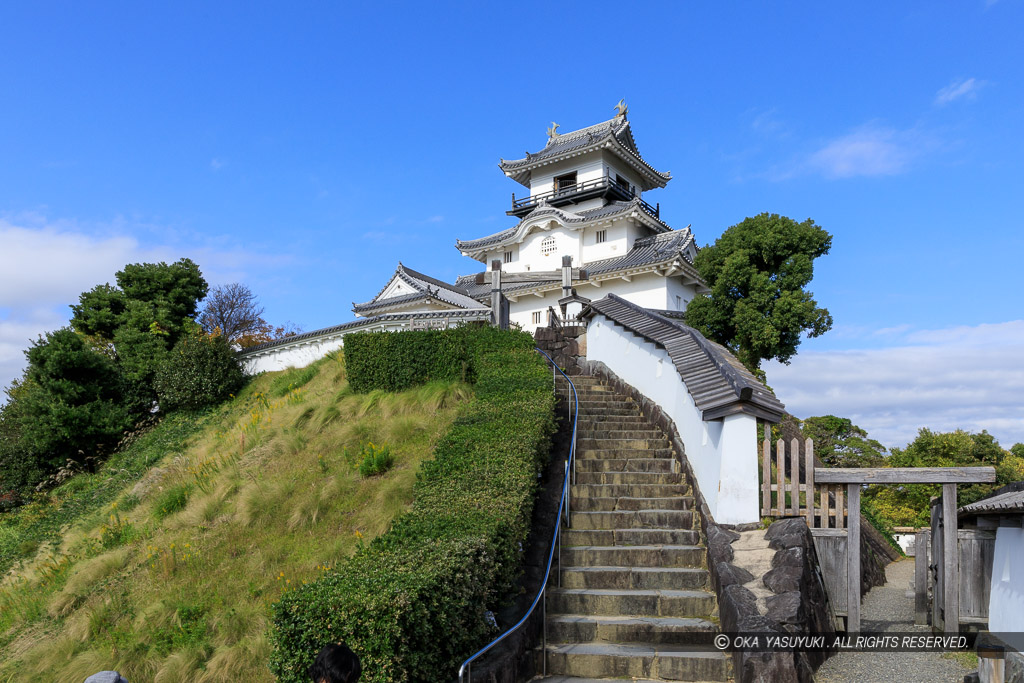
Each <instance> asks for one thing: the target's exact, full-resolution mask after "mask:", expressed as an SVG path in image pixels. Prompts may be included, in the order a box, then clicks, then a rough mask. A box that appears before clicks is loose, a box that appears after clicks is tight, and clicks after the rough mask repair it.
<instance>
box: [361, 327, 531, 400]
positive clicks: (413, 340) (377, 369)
mask: <svg viewBox="0 0 1024 683" xmlns="http://www.w3.org/2000/svg"><path fill="white" fill-rule="evenodd" d="M527 337H528V335H527ZM527 337H524V336H523V335H521V334H516V333H513V332H507V331H502V330H499V329H497V328H494V327H490V326H487V327H476V326H469V325H467V326H463V327H458V328H454V329H450V330H422V331H420V330H416V331H408V332H401V333H399V334H396V333H394V332H358V333H356V334H350V335H348V336H346V337H345V347H344V351H345V373H346V375H347V376H348V383H349V386H350V387H352V391H354V392H356V393H359V394H363V393H366V392H368V391H373V390H374V389H383V390H384V391H402V390H404V389H408V388H409V387H412V386H415V385H417V384H426V383H427V382H431V381H434V380H443V381H452V380H461V381H463V382H471V383H472V382H474V381H475V379H476V378H475V376H474V373H475V368H474V361H475V359H477V358H479V357H480V356H481V355H483V354H485V353H489V352H493V351H503V350H510V349H513V348H520V347H522V346H523V344H524V343H525V342H524V341H523V340H524V339H525V338H527ZM529 344H530V348H533V346H532V345H533V340H532V338H530V341H529Z"/></svg>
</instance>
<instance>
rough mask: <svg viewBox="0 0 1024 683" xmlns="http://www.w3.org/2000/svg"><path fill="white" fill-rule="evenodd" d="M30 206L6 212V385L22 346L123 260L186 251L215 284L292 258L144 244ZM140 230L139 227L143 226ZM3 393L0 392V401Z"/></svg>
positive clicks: (2, 311)
mask: <svg viewBox="0 0 1024 683" xmlns="http://www.w3.org/2000/svg"><path fill="white" fill-rule="evenodd" d="M115 223H116V228H115V230H116V232H110V231H109V230H108V229H105V228H104V229H95V228H89V227H84V226H82V225H80V224H78V223H75V222H73V221H47V220H46V219H45V218H43V217H40V216H35V215H31V214H25V215H21V216H19V217H17V218H9V219H4V218H0V389H2V388H4V387H6V386H8V385H9V384H10V382H11V380H12V379H15V378H16V377H18V376H20V374H21V371H22V369H23V368H24V364H25V357H24V354H23V351H24V349H25V348H27V347H28V342H29V341H30V340H32V339H35V338H37V337H38V336H39V335H40V334H42V333H44V332H47V331H51V330H54V329H57V328H59V327H62V326H63V325H66V324H67V321H68V318H69V317H70V309H69V308H68V307H69V306H70V305H71V304H73V303H76V302H77V301H78V295H79V294H80V293H82V292H84V291H86V290H88V289H91V288H93V287H95V286H96V285H99V284H103V283H105V282H109V283H111V284H113V283H114V281H115V278H114V275H115V273H116V272H117V271H119V270H121V269H122V268H123V267H124V266H125V264H128V263H140V262H149V263H153V262H159V261H166V262H171V261H176V260H178V259H179V258H181V257H183V256H187V257H189V258H191V259H192V260H194V261H195V262H196V263H198V264H199V265H200V267H201V268H202V271H203V276H204V277H205V278H206V280H207V282H209V283H211V284H217V283H224V282H233V281H245V279H246V276H247V274H248V273H251V272H252V270H253V269H260V270H263V271H265V270H266V269H273V268H275V267H279V266H282V265H285V264H287V263H290V262H291V257H290V256H289V255H287V254H263V253H260V252H254V251H251V250H249V249H244V248H240V247H235V246H232V245H230V244H219V243H218V239H217V238H216V237H212V238H210V245H209V246H207V245H202V244H200V245H192V246H189V247H179V246H169V245H157V246H145V245H143V244H141V243H140V242H139V240H138V239H137V238H135V237H133V236H131V235H128V234H125V233H126V231H128V230H131V226H128V225H125V224H124V223H123V221H120V220H118V221H116V222H115ZM137 231H138V230H137ZM3 400H4V398H3V397H2V396H0V402H3Z"/></svg>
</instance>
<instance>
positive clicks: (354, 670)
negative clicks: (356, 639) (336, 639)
mask: <svg viewBox="0 0 1024 683" xmlns="http://www.w3.org/2000/svg"><path fill="white" fill-rule="evenodd" d="M362 673H363V668H362V667H361V666H360V665H359V657H357V656H356V653H355V652H352V650H350V649H348V648H347V647H346V646H345V645H344V644H343V643H331V644H330V645H325V646H324V649H322V650H320V654H318V655H317V656H316V661H315V662H313V666H311V667H309V677H310V678H311V679H313V683H356V681H358V680H359V675H360V674H362Z"/></svg>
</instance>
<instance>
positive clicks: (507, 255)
mask: <svg viewBox="0 0 1024 683" xmlns="http://www.w3.org/2000/svg"><path fill="white" fill-rule="evenodd" d="M505 263H512V252H511V251H506V252H505Z"/></svg>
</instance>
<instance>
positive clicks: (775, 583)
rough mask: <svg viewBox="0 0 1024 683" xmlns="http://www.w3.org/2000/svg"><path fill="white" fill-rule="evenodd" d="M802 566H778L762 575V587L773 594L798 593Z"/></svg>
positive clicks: (801, 579)
mask: <svg viewBox="0 0 1024 683" xmlns="http://www.w3.org/2000/svg"><path fill="white" fill-rule="evenodd" d="M803 573H804V568H803V565H799V566H793V565H787V564H783V565H779V566H778V567H776V568H775V569H772V570H770V571H769V572H768V573H767V574H765V575H764V579H762V580H763V581H764V585H765V586H766V587H767V588H768V589H769V590H770V591H771V592H773V593H788V592H790V591H799V590H800V588H801V586H802V584H803Z"/></svg>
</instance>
